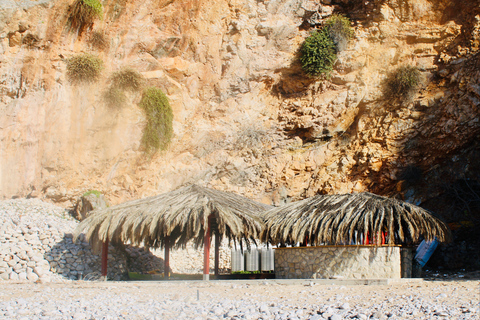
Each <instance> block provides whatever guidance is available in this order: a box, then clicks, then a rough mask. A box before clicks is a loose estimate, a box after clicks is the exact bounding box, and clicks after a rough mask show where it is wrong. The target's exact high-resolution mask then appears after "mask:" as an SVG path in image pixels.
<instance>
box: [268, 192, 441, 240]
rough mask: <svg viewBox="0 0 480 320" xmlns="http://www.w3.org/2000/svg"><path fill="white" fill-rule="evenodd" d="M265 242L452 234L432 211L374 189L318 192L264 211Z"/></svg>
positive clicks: (402, 237) (407, 238) (431, 237)
mask: <svg viewBox="0 0 480 320" xmlns="http://www.w3.org/2000/svg"><path fill="white" fill-rule="evenodd" d="M264 220H265V224H266V227H265V229H264V231H263V233H262V236H261V240H262V241H268V242H271V243H275V244H276V243H283V244H287V243H293V244H294V243H299V242H300V243H302V242H304V241H305V239H308V242H309V243H310V244H312V245H319V244H350V243H352V241H355V240H357V241H358V237H357V235H360V234H362V235H364V236H366V235H370V237H372V239H373V242H374V243H381V235H382V232H383V233H384V234H386V235H387V239H386V243H388V244H394V243H400V242H403V243H413V242H416V241H418V239H419V237H420V236H423V237H424V238H425V239H426V240H427V241H431V240H433V239H434V238H435V237H436V238H437V239H438V240H439V241H441V242H445V241H449V238H450V232H449V230H448V228H447V226H446V225H445V223H443V222H442V221H440V220H439V219H437V218H435V217H434V216H433V215H431V214H430V212H428V211H427V210H425V209H423V208H420V207H418V206H415V205H413V204H410V203H406V202H403V201H399V200H396V199H391V198H387V197H382V196H378V195H375V194H372V193H368V192H365V193H356V194H341V195H318V196H315V197H312V198H308V199H305V200H301V201H297V202H293V203H291V204H288V205H285V206H283V207H279V208H274V209H271V210H269V211H267V212H265V214H264Z"/></svg>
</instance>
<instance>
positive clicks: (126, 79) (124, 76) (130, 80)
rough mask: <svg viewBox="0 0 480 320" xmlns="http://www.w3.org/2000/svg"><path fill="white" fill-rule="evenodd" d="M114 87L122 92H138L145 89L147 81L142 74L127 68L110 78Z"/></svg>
mask: <svg viewBox="0 0 480 320" xmlns="http://www.w3.org/2000/svg"><path fill="white" fill-rule="evenodd" d="M110 81H111V83H112V86H113V87H115V88H118V89H122V90H129V91H137V90H140V89H141V88H142V87H143V84H144V83H145V79H144V78H143V76H142V75H141V74H140V72H138V71H135V70H133V69H130V68H127V69H123V70H120V71H117V72H114V73H113V74H112V75H111V76H110Z"/></svg>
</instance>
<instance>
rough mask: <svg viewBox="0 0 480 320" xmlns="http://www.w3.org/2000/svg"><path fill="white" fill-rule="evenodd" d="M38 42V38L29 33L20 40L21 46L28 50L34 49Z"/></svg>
mask: <svg viewBox="0 0 480 320" xmlns="http://www.w3.org/2000/svg"><path fill="white" fill-rule="evenodd" d="M39 42H40V38H39V37H38V36H37V35H35V34H31V33H29V34H27V35H26V36H25V37H23V39H22V44H24V45H26V46H27V48H29V49H33V48H35V47H36V46H37V45H38V43H39Z"/></svg>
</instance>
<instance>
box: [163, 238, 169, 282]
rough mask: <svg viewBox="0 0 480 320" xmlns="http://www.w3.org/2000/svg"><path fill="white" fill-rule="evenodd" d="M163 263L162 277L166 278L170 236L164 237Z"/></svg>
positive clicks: (167, 276) (167, 274)
mask: <svg viewBox="0 0 480 320" xmlns="http://www.w3.org/2000/svg"><path fill="white" fill-rule="evenodd" d="M164 259H165V260H164V262H165V265H164V267H163V277H164V278H165V279H168V278H169V277H170V238H169V237H168V236H166V237H165V256H164Z"/></svg>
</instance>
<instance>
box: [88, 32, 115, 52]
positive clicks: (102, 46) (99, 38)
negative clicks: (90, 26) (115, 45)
mask: <svg viewBox="0 0 480 320" xmlns="http://www.w3.org/2000/svg"><path fill="white" fill-rule="evenodd" d="M88 43H89V44H90V45H91V46H92V47H93V48H94V49H97V50H99V51H104V50H107V49H108V48H109V46H110V45H109V42H108V38H107V37H106V36H105V34H104V33H103V32H101V31H93V32H92V34H91V35H90V37H89V38H88Z"/></svg>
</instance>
